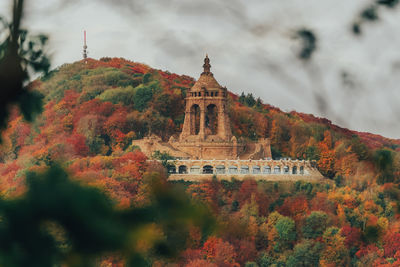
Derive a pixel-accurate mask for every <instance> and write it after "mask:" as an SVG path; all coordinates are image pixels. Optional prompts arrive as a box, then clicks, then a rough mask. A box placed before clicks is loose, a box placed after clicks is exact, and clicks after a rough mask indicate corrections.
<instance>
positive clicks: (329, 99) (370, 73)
mask: <svg viewBox="0 0 400 267" xmlns="http://www.w3.org/2000/svg"><path fill="white" fill-rule="evenodd" d="M10 2H11V1H10V0H1V1H0V11H1V12H0V13H1V14H3V15H7V14H9V5H10ZM26 2H27V4H28V5H27V8H26V11H27V12H26V13H27V14H26V15H27V16H26V17H25V27H26V28H28V29H30V30H32V31H33V32H35V33H45V34H47V35H49V37H50V47H49V52H50V53H51V55H52V63H53V67H57V66H59V65H61V64H63V63H71V62H74V61H77V60H80V59H81V58H82V45H83V30H84V29H86V30H87V35H88V46H89V48H88V50H89V56H90V57H93V58H96V59H99V58H101V57H105V56H108V57H124V58H126V59H129V60H133V61H136V62H142V63H146V64H148V65H150V66H151V67H154V68H157V69H162V70H168V71H170V72H174V73H178V74H186V75H190V76H192V77H194V78H196V79H197V78H198V76H199V74H200V73H201V71H202V64H203V62H202V61H203V58H204V55H205V54H206V53H208V54H209V56H210V59H211V65H212V71H213V72H214V75H215V77H216V78H217V80H218V81H219V83H220V84H221V85H225V86H227V87H228V89H229V90H231V91H233V92H234V93H237V94H239V93H241V92H242V91H245V92H246V93H253V94H255V95H256V96H259V97H261V98H262V100H263V101H264V102H265V103H268V104H271V105H274V106H277V107H279V108H281V109H283V110H284V111H291V110H296V111H299V112H305V113H313V114H315V115H317V116H323V117H326V118H328V119H330V120H332V121H333V122H335V123H337V124H339V125H340V126H343V127H347V128H350V129H353V130H358V131H368V132H372V133H377V134H382V135H384V136H387V137H392V138H400V134H399V133H400V124H399V123H398V122H399V117H400V105H399V99H400V90H399V89H400V88H399V87H400V86H399V84H400V10H399V9H400V7H399V8H397V9H394V10H386V9H382V12H380V16H381V19H380V21H379V22H377V23H373V24H372V23H371V24H367V25H364V28H363V35H362V36H359V37H357V36H354V35H353V34H352V33H351V31H350V28H351V25H352V22H353V21H354V20H355V19H356V17H357V14H359V13H360V11H361V10H363V9H364V8H365V7H367V6H368V5H369V4H370V3H372V2H373V1H372V0H351V1H349V0H324V1H321V0H285V1H283V0H169V1H166V0H137V1H134V0H132V1H129V0H119V1H118V0H113V1H112V0H86V1H78V0H77V1H72V0H68V1H67V0H65V1H64V3H62V0H34V1H33V0H30V1H29V0H26ZM116 3H119V4H116ZM301 28H308V29H311V30H312V31H313V32H315V34H316V35H317V37H318V44H317V45H318V48H317V51H316V52H315V54H314V57H313V58H312V60H311V62H309V63H307V64H304V63H303V62H301V61H300V60H299V59H298V58H297V53H298V49H299V48H300V43H299V41H298V40H297V39H295V38H293V36H294V33H295V32H296V30H298V29H301ZM343 73H346V74H345V75H344V74H343ZM317 97H319V98H320V99H323V102H326V105H322V106H321V105H320V104H319V103H321V102H320V101H316V99H317Z"/></svg>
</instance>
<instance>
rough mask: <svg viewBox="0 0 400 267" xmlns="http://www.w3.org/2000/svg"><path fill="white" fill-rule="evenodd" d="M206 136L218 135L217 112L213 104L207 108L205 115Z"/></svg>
mask: <svg viewBox="0 0 400 267" xmlns="http://www.w3.org/2000/svg"><path fill="white" fill-rule="evenodd" d="M206 134H209V135H216V134H218V110H217V106H216V105H214V104H211V105H208V106H207V113H206Z"/></svg>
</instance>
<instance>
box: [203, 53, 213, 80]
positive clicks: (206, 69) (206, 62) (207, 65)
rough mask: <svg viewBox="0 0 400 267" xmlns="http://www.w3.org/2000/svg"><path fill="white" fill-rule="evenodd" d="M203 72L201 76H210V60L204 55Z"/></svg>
mask: <svg viewBox="0 0 400 267" xmlns="http://www.w3.org/2000/svg"><path fill="white" fill-rule="evenodd" d="M203 68H204V71H203V73H202V74H207V75H210V74H211V75H212V73H211V71H210V70H211V65H210V59H209V58H208V54H206V58H205V59H204V65H203Z"/></svg>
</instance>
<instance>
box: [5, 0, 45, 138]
mask: <svg viewBox="0 0 400 267" xmlns="http://www.w3.org/2000/svg"><path fill="white" fill-rule="evenodd" d="M13 3H14V5H13V18H12V22H11V23H7V22H6V20H5V19H4V18H2V19H1V22H2V24H3V29H2V30H3V31H5V32H2V34H4V36H5V40H3V41H2V42H1V43H0V131H1V130H2V129H4V128H5V127H6V123H7V120H8V116H9V112H10V108H11V106H12V105H17V106H19V108H20V111H21V112H22V114H23V115H24V117H25V119H27V120H28V121H31V120H32V119H33V117H34V115H35V114H37V113H39V112H41V108H42V105H41V98H42V97H41V95H40V94H39V93H37V92H32V91H30V90H29V88H28V85H27V83H28V82H29V73H30V72H33V73H44V74H45V73H47V72H48V70H49V67H50V62H49V59H48V57H47V56H46V55H45V54H44V53H43V48H44V46H45V45H46V43H47V37H45V36H43V35H40V36H29V35H28V32H27V31H26V30H23V29H20V25H21V21H22V16H23V4H24V1H23V0H14V2H13Z"/></svg>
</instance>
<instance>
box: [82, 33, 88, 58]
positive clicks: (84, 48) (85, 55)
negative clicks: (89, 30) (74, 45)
mask: <svg viewBox="0 0 400 267" xmlns="http://www.w3.org/2000/svg"><path fill="white" fill-rule="evenodd" d="M83 37H84V43H83V59H84V60H85V63H87V60H86V59H87V55H88V51H87V45H86V31H83Z"/></svg>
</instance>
